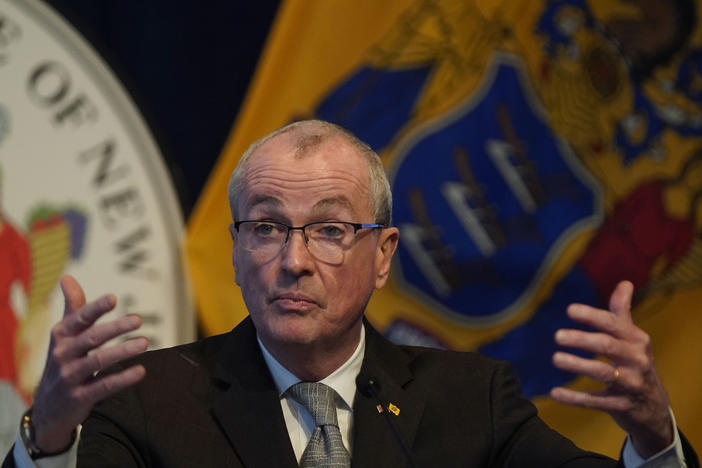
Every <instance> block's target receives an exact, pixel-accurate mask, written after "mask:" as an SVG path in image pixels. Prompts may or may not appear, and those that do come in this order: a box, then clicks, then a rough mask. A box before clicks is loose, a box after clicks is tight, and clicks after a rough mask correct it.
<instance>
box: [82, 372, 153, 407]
mask: <svg viewBox="0 0 702 468" xmlns="http://www.w3.org/2000/svg"><path fill="white" fill-rule="evenodd" d="M145 375H146V369H144V366H142V365H137V366H133V367H130V368H128V369H126V370H123V371H122V372H119V373H117V374H110V375H106V376H104V377H99V378H98V379H96V380H95V381H94V382H92V383H90V384H88V385H85V386H83V387H80V388H79V390H78V391H77V395H76V396H77V398H78V399H80V400H83V401H87V402H90V404H91V406H92V405H93V404H94V403H96V402H98V401H100V400H102V399H104V398H107V397H108V396H110V395H114V394H115V393H117V392H119V391H121V390H124V389H125V388H127V387H129V386H131V385H134V384H135V383H137V382H139V381H140V380H141V379H143V378H144V376H145Z"/></svg>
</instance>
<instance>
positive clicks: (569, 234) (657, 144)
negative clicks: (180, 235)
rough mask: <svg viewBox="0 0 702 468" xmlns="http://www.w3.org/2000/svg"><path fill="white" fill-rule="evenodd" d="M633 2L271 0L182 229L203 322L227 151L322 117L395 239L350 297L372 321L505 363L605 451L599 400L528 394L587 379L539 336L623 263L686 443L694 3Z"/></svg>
mask: <svg viewBox="0 0 702 468" xmlns="http://www.w3.org/2000/svg"><path fill="white" fill-rule="evenodd" d="M646 5H647V7H646V8H647V9H646V10H640V9H639V8H638V7H636V5H635V4H633V3H632V2H629V1H610V0H591V1H584V0H555V1H531V0H502V1H498V0H495V1H478V0H474V1H467V0H451V1H449V0H434V1H409V0H402V1H400V0H394V1H389V0H388V1H383V2H377V1H375V0H363V1H361V0H316V1H313V0H304V1H303V0H298V1H287V2H284V3H283V4H282V6H281V8H280V11H279V13H278V17H277V19H276V21H275V23H274V27H273V28H272V31H271V33H270V37H269V39H268V43H267V46H266V48H265V51H264V53H263V56H262V58H261V60H260V63H259V67H258V70H257V73H256V75H255V77H254V80H253V84H252V86H251V89H250V91H249V94H248V96H247V99H246V102H245V104H244V106H243V109H242V111H241V113H240V115H239V118H238V121H237V122H236V124H235V126H234V129H233V131H232V134H231V136H230V139H229V141H228V143H227V145H226V147H225V149H224V151H223V153H222V156H221V158H220V160H219V162H218V164H217V167H216V168H215V170H214V171H213V174H212V176H211V178H210V180H209V182H208V184H207V187H206V189H205V190H204V192H203V194H202V196H201V198H200V200H199V202H198V205H197V207H196V210H195V212H194V214H193V216H192V218H191V221H190V225H189V230H188V239H187V249H186V255H187V260H188V265H189V269H190V274H191V277H192V282H193V285H194V289H195V293H196V297H197V303H198V306H199V309H200V312H201V323H202V326H203V329H204V331H205V333H207V334H214V333H219V332H224V331H227V330H229V329H231V328H232V327H233V326H234V325H235V324H236V323H237V322H239V321H240V320H241V319H242V318H243V317H244V316H245V315H246V310H245V307H244V304H243V300H242V299H241V295H240V293H239V291H238V289H237V287H236V285H235V284H234V277H233V272H232V268H231V261H230V257H231V241H230V238H229V234H228V231H227V226H228V225H229V223H231V217H230V214H229V208H228V206H227V200H226V185H227V181H228V178H229V175H230V174H231V171H232V170H233V168H234V166H235V165H236V162H237V160H238V158H239V155H240V154H241V153H242V152H243V151H244V150H245V148H246V147H247V146H248V144H249V143H251V142H252V141H253V140H255V139H257V138H259V137H261V136H263V135H264V134H266V133H268V132H269V131H271V130H273V129H275V128H277V127H280V126H281V125H283V124H285V123H287V122H290V121H292V120H295V119H300V118H310V117H317V118H322V119H325V120H329V121H333V122H336V123H338V124H340V125H342V126H344V127H346V128H348V129H350V130H351V131H352V132H353V133H355V134H356V135H358V136H359V137H360V138H361V139H362V140H364V141H367V142H368V143H369V144H371V146H373V147H374V149H376V151H378V153H379V154H380V155H381V157H382V158H383V162H384V164H385V167H386V169H387V171H388V174H389V177H390V182H391V185H392V189H393V194H394V201H393V211H394V224H395V225H396V226H398V227H399V228H400V231H401V240H400V246H399V248H398V252H397V255H396V259H395V262H394V264H393V271H392V275H391V280H390V282H389V284H388V285H387V286H386V287H385V288H384V289H383V290H381V291H378V292H376V294H375V295H374V296H373V299H372V300H371V303H370V304H369V307H368V313H367V315H368V317H369V318H370V319H371V321H372V322H373V323H374V325H375V326H376V327H377V328H378V329H379V330H380V331H381V332H383V333H384V334H385V335H386V336H387V337H388V338H390V339H391V340H393V341H395V342H398V343H408V344H420V345H429V346H435V347H443V348H449V349H460V350H478V351H480V352H482V353H485V354H488V355H491V356H494V357H497V358H500V359H506V360H509V361H511V362H512V363H513V365H514V368H515V370H516V372H517V373H518V374H519V377H520V379H521V381H522V384H523V387H524V392H525V394H526V395H528V396H530V397H532V398H533V399H534V401H535V402H536V404H537V406H538V407H539V409H540V411H541V415H542V417H543V418H544V419H545V420H546V421H547V422H548V423H549V424H551V425H552V426H553V427H554V428H555V429H557V430H559V431H560V432H563V433H564V434H565V435H567V436H568V437H570V438H572V439H573V440H574V441H575V442H576V443H577V444H578V445H580V446H581V447H583V448H587V449H591V450H595V451H599V452H603V453H606V454H609V455H611V456H614V457H616V456H617V455H618V452H619V449H620V447H621V444H622V441H623V438H624V434H623V433H622V432H621V430H619V429H618V428H617V427H616V425H615V424H614V423H613V422H612V421H611V420H610V418H609V417H608V416H607V415H604V414H600V413H596V412H592V411H585V410H578V409H573V408H567V407H564V406H562V405H557V404H555V403H553V402H552V401H550V400H548V399H547V398H545V397H544V396H543V395H545V394H546V393H547V392H548V390H549V389H550V388H551V387H552V386H554V385H561V384H566V385H570V386H572V387H575V388H595V387H596V386H597V384H596V383H594V382H591V381H587V380H585V379H574V377H573V376H572V375H570V374H567V373H562V372H559V371H557V370H555V369H554V368H553V366H552V365H551V363H550V356H551V355H552V353H553V352H554V351H555V349H556V348H555V345H554V343H553V333H554V332H555V330H556V329H558V328H561V327H569V326H574V325H573V324H572V323H571V322H570V321H569V320H568V319H567V317H566V315H565V308H566V306H567V305H568V304H569V303H571V302H584V303H587V304H592V305H596V306H601V307H605V306H606V304H607V298H608V296H609V294H610V293H611V291H612V289H613V288H614V285H615V284H616V283H617V282H618V281H619V280H621V279H630V280H631V281H633V283H634V285H635V304H634V307H633V312H632V313H633V316H634V320H635V321H636V322H637V323H638V324H639V325H640V326H641V327H643V328H644V329H645V330H646V331H647V332H648V333H649V334H650V335H651V336H652V338H653V346H654V353H655V357H656V360H657V366H658V369H659V372H660V374H661V376H662V378H663V380H664V383H665V384H666V387H667V388H668V390H669V393H670V396H671V401H672V405H673V409H674V411H675V414H676V417H677V421H678V424H679V425H680V427H681V428H682V429H683V431H684V432H685V434H686V435H687V436H688V438H689V439H690V440H691V442H692V443H693V444H697V445H700V444H702V417H700V415H701V414H702V374H701V373H700V372H698V369H699V360H700V356H702V340H701V339H700V338H701V337H702V313H701V311H700V306H699V304H700V303H702V242H700V228H701V225H702V223H701V218H700V214H702V213H701V211H702V210H701V209H700V201H701V200H702V29H700V28H699V27H698V26H696V25H697V24H699V23H700V21H698V19H697V16H696V15H697V12H698V11H700V10H702V8H701V7H702V5H696V6H695V5H694V4H692V3H689V4H688V3H687V2H667V1H664V0H660V1H650V2H646ZM651 18H655V19H656V21H650V19H651ZM652 24H653V25H655V26H651V25H652ZM662 25H664V26H665V27H663V26H662ZM644 39H645V40H644Z"/></svg>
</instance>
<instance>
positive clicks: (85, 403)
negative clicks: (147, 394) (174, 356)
mask: <svg viewBox="0 0 702 468" xmlns="http://www.w3.org/2000/svg"><path fill="white" fill-rule="evenodd" d="M61 290H62V291H63V296H64V299H65V309H64V315H63V320H61V321H60V322H59V323H57V324H56V325H54V327H53V328H52V329H51V342H50V344H49V354H48V357H47V359H46V365H45V367H44V374H43V375H42V378H41V382H39V387H38V389H37V391H36V394H35V395H34V404H33V406H34V410H33V416H32V419H33V423H34V429H35V439H36V440H35V442H36V445H37V446H38V447H39V448H40V449H41V450H43V451H45V452H49V453H52V452H58V451H60V450H62V449H65V448H68V446H69V445H70V443H71V436H72V433H73V430H74V429H75V428H76V427H77V426H78V425H79V424H80V423H82V422H83V420H84V419H85V418H86V417H87V416H88V413H89V412H90V410H91V409H92V407H93V405H94V404H95V403H97V402H98V401H100V400H101V399H103V398H105V397H107V396H110V395H112V394H114V393H116V392H119V391H120V390H122V389H124V388H126V387H128V386H130V385H133V384H135V383H136V382H138V381H139V380H141V379H142V378H143V377H144V375H145V374H146V371H145V370H144V367H143V366H139V365H137V366H133V367H130V368H128V369H126V370H123V371H121V372H119V373H115V374H110V375H107V376H100V377H95V374H96V373H97V372H98V371H100V370H103V369H106V368H108V367H110V366H111V365H112V364H115V363H117V362H119V361H121V360H123V359H127V358H130V357H133V356H136V355H137V354H139V353H141V352H143V351H145V350H146V347H147V346H148V342H147V340H146V338H142V337H139V338H134V339H131V340H128V341H125V342H123V343H119V344H116V345H112V346H106V347H100V346H101V345H103V344H104V343H106V342H107V341H109V340H111V339H113V338H116V337H118V336H121V335H123V334H125V333H128V332H130V331H133V330H136V329H137V328H139V327H140V326H141V319H140V318H139V316H137V315H126V316H124V317H120V318H118V319H115V320H112V321H110V322H105V323H100V324H96V323H95V322H96V321H97V319H98V318H100V317H101V316H102V315H104V314H105V313H107V312H109V311H111V310H112V309H114V307H115V305H116V303H117V299H116V298H115V296H114V295H112V294H108V295H105V296H102V297H100V298H99V299H97V300H95V301H92V302H89V303H86V302H85V294H84V293H83V289H82V288H81V286H80V284H78V282H77V281H76V280H75V279H74V278H73V277H71V276H63V277H62V278H61Z"/></svg>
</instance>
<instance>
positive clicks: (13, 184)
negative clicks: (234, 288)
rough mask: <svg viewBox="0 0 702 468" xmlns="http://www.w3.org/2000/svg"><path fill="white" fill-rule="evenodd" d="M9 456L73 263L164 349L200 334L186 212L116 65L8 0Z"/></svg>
mask: <svg viewBox="0 0 702 468" xmlns="http://www.w3.org/2000/svg"><path fill="white" fill-rule="evenodd" d="M0 83H2V86H0V453H4V451H6V450H7V448H8V447H9V445H10V444H11V443H12V442H13V440H14V437H15V434H16V432H17V427H18V424H19V414H21V412H22V411H23V407H24V406H25V405H26V404H28V403H29V401H30V399H31V394H32V392H33V390H34V387H35V386H36V384H37V383H38V380H39V377H40V373H41V370H42V367H43V363H44V359H45V356H46V350H47V346H48V337H49V331H50V327H51V325H52V324H53V323H55V322H57V321H58V320H59V319H60V316H61V313H62V310H63V302H62V296H61V293H60V290H59V289H58V280H59V277H60V276H61V275H62V274H64V273H70V274H72V275H73V276H75V277H76V278H77V279H78V281H79V282H80V283H81V284H82V285H83V287H84V289H85V292H86V296H87V298H88V300H90V299H94V298H96V297H97V296H99V295H101V294H103V293H106V292H111V293H114V294H115V295H116V296H117V300H118V306H117V309H116V311H114V312H112V314H111V315H112V317H116V316H118V315H119V314H127V313H138V314H140V315H141V316H142V318H143V323H144V325H143V326H142V328H141V330H139V334H140V335H144V336H146V337H147V338H148V339H149V341H150V343H151V347H152V348H159V347H163V346H172V345H175V344H178V343H181V342H184V341H187V340H191V339H192V338H193V337H194V334H195V319H194V314H193V310H192V301H191V300H190V295H189V293H188V287H187V282H186V278H185V273H184V269H183V265H182V263H181V256H180V250H179V249H180V244H181V241H182V237H183V234H184V229H183V217H182V213H181V211H180V209H179V206H178V203H177V200H176V197H175V193H174V189H173V186H172V184H171V181H170V179H169V177H168V174H167V172H166V170H165V168H164V165H163V162H162V157H161V155H160V153H159V151H158V149H157V147H156V145H155V143H154V140H153V138H152V136H151V135H150V133H149V130H148V129H147V127H146V125H145V124H144V121H143V119H142V117H141V116H140V114H139V113H138V111H137V109H136V107H135V106H134V104H133V103H132V101H131V100H130V98H129V97H128V96H127V94H126V92H125V91H124V89H123V88H122V86H121V85H120V84H119V83H118V81H117V80H116V78H115V77H114V75H113V74H112V73H111V72H110V71H109V70H108V68H107V66H106V65H105V64H104V63H103V61H102V60H101V59H100V58H99V57H98V56H97V54H96V53H95V52H94V51H93V50H92V49H91V48H90V46H89V45H88V44H87V43H86V42H85V41H84V40H83V39H82V38H81V37H80V36H79V35H78V34H77V32H76V31H75V30H73V29H72V28H71V26H69V25H68V23H67V22H66V21H64V20H62V19H61V18H60V17H59V16H58V15H57V14H56V13H54V12H53V11H52V10H50V9H49V8H48V7H47V6H46V5H44V4H42V3H40V2H39V1H37V0H2V1H0Z"/></svg>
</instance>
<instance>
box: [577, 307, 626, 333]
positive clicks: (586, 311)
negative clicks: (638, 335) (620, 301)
mask: <svg viewBox="0 0 702 468" xmlns="http://www.w3.org/2000/svg"><path fill="white" fill-rule="evenodd" d="M566 313H567V314H568V317H570V318H571V319H573V320H574V321H576V322H578V323H582V324H583V325H587V326H589V327H591V328H594V329H596V330H599V331H601V332H604V333H607V334H609V335H613V336H616V337H619V338H623V337H625V336H627V329H626V328H625V326H623V325H626V324H625V323H623V322H622V321H621V320H619V317H618V316H617V315H615V314H613V313H611V312H609V311H607V310H602V309H597V308H595V307H590V306H587V305H584V304H571V305H570V306H568V309H567V311H566Z"/></svg>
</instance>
